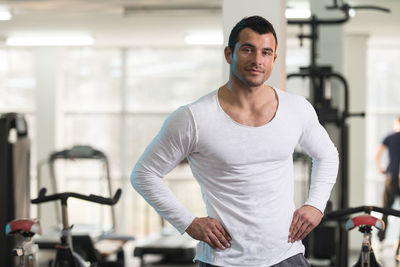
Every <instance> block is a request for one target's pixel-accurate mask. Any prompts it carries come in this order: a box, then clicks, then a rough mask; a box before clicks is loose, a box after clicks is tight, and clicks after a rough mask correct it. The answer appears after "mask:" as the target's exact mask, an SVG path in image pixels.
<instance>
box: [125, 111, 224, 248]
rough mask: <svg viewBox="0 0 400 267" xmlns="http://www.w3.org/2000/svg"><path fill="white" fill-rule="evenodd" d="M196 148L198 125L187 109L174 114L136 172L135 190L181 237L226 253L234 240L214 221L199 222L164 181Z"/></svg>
mask: <svg viewBox="0 0 400 267" xmlns="http://www.w3.org/2000/svg"><path fill="white" fill-rule="evenodd" d="M195 145H196V133H195V125H194V121H193V119H192V117H191V114H190V111H189V110H188V108H187V107H182V108H180V109H178V110H177V111H175V112H174V113H172V114H171V115H170V116H169V117H168V118H167V120H166V121H165V123H164V125H163V127H162V129H161V130H160V132H159V133H158V135H157V136H156V137H155V138H154V139H153V141H152V142H151V143H150V145H149V146H148V147H147V148H146V150H145V151H144V152H143V154H142V156H141V157H140V159H139V161H138V162H137V163H136V166H135V168H134V169H133V171H132V175H131V183H132V186H133V187H134V188H135V190H136V191H137V192H138V193H139V194H140V195H142V196H143V198H144V199H145V200H146V201H147V202H148V203H149V204H150V205H151V206H152V207H153V208H154V209H155V210H156V211H157V212H158V214H160V216H162V217H163V218H164V219H166V220H167V221H168V222H170V223H171V224H172V225H173V226H174V227H175V228H176V229H177V230H178V231H179V232H180V233H181V234H183V233H184V232H185V231H186V232H187V233H188V234H189V235H190V236H191V237H193V238H194V239H197V240H201V241H204V242H206V243H207V244H209V245H210V246H211V247H212V248H219V249H225V248H226V247H229V246H230V244H229V241H230V240H231V238H230V236H229V234H228V233H227V231H225V229H224V228H223V226H222V225H221V224H220V223H219V222H218V221H217V220H215V219H212V218H208V217H205V218H197V217H195V216H194V215H193V214H192V213H191V212H190V211H188V210H187V209H186V208H185V207H184V206H183V205H182V204H181V203H180V202H179V201H178V200H177V199H176V197H175V196H174V194H173V193H172V192H171V191H170V190H169V188H168V187H167V186H166V185H165V184H164V182H163V181H162V179H161V178H162V177H164V176H165V175H166V174H167V173H169V172H170V171H171V170H172V169H174V168H175V167H176V166H177V165H178V164H179V163H180V162H181V161H182V160H183V159H184V158H185V157H186V156H187V155H189V154H190V153H191V152H192V151H193V150H194V148H195Z"/></svg>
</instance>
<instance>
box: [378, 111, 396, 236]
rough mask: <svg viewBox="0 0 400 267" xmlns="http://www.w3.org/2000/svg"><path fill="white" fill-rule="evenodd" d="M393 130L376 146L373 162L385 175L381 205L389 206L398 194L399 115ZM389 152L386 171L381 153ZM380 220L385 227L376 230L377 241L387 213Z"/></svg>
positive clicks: (382, 233)
mask: <svg viewBox="0 0 400 267" xmlns="http://www.w3.org/2000/svg"><path fill="white" fill-rule="evenodd" d="M393 130H394V132H393V133H391V134H389V135H388V136H386V137H385V138H384V139H383V141H382V144H381V145H380V146H379V147H378V150H377V151H376V154H375V164H376V167H377V168H378V171H379V172H380V173H382V174H385V175H386V181H385V191H384V193H383V207H384V208H391V207H392V205H393V203H394V200H395V198H396V196H399V195H400V189H399V164H400V117H398V118H397V119H396V120H395V121H394V123H393ZM386 150H387V151H388V152H389V165H388V166H387V169H386V171H385V170H384V169H383V168H382V165H381V155H382V153H383V152H384V151H386ZM382 220H383V221H384V222H385V224H386V227H385V230H384V231H379V232H378V238H379V241H383V240H384V239H385V235H386V229H387V224H388V220H387V215H383V217H382Z"/></svg>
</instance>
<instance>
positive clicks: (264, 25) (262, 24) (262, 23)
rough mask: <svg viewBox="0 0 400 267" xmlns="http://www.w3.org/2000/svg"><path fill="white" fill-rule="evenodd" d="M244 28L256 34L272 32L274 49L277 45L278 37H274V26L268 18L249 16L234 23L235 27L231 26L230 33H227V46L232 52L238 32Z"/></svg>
mask: <svg viewBox="0 0 400 267" xmlns="http://www.w3.org/2000/svg"><path fill="white" fill-rule="evenodd" d="M244 28H250V29H252V30H253V31H255V32H257V33H258V34H266V33H272V35H273V36H274V38H275V50H276V48H277V47H278V39H277V38H276V33H275V29H274V26H272V24H271V23H270V22H269V21H268V20H266V19H265V18H263V17H261V16H251V17H245V18H243V19H242V20H241V21H239V22H238V23H237V24H236V25H235V27H233V29H232V31H231V34H230V35H229V42H228V46H229V48H230V49H231V51H232V53H233V51H234V50H235V45H236V43H237V42H238V39H239V33H240V32H241V31H242V30H243V29H244Z"/></svg>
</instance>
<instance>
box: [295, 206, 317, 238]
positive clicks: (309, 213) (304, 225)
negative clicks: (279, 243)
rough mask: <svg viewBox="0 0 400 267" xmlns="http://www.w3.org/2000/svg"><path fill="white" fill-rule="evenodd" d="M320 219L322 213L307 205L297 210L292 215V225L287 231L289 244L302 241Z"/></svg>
mask: <svg viewBox="0 0 400 267" xmlns="http://www.w3.org/2000/svg"><path fill="white" fill-rule="evenodd" d="M321 219H322V212H321V211H320V210H319V209H317V208H315V207H313V206H309V205H304V206H303V207H301V208H299V209H297V210H296V211H295V212H294V214H293V220H292V224H291V225H290V229H289V242H291V243H293V242H295V241H297V240H302V239H304V238H305V237H306V236H307V235H308V234H309V233H310V232H311V230H312V229H314V228H315V227H316V226H317V225H318V224H319V223H320V222H321Z"/></svg>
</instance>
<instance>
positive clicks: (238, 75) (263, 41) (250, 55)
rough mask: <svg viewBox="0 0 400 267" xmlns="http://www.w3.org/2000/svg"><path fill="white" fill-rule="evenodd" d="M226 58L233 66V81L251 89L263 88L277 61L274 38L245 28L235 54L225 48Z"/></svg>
mask: <svg viewBox="0 0 400 267" xmlns="http://www.w3.org/2000/svg"><path fill="white" fill-rule="evenodd" d="M225 57H226V60H227V61H228V63H229V64H230V65H231V66H230V72H231V78H232V79H234V80H236V81H239V82H240V83H242V84H243V85H245V86H249V87H258V86H261V85H263V84H264V82H265V81H266V80H268V78H269V76H270V75H271V72H272V67H273V65H274V62H275V59H276V54H275V39H274V36H273V34H272V33H266V34H258V33H257V32H255V31H253V30H252V29H250V28H244V29H243V30H242V31H241V32H240V33H239V38H238V42H237V43H236V45H235V50H234V51H233V53H232V51H231V50H230V49H229V47H227V48H225Z"/></svg>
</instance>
